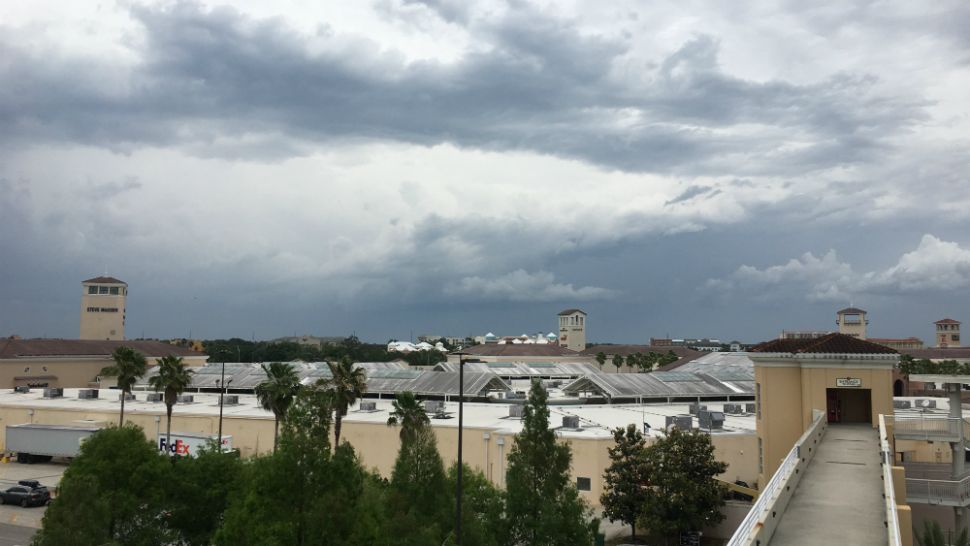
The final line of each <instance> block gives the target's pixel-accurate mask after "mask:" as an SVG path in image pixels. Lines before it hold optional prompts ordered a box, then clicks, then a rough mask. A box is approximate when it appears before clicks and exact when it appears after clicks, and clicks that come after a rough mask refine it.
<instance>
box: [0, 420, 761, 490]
mask: <svg viewBox="0 0 970 546" xmlns="http://www.w3.org/2000/svg"><path fill="white" fill-rule="evenodd" d="M155 407H157V408H158V409H157V410H151V411H148V410H145V409H144V408H145V406H144V405H143V404H139V403H131V404H128V405H127V406H126V411H125V420H126V421H128V422H131V423H134V424H136V425H138V426H140V427H142V428H143V429H144V430H145V435H146V436H147V437H148V439H149V440H151V441H154V442H157V439H158V435H159V434H161V435H164V434H165V410H164V407H163V406H161V405H157V406H155ZM32 409H33V412H34V413H33V415H31V414H30V413H29V412H28V408H27V407H0V450H3V449H5V446H6V425H16V424H21V423H42V424H59V425H75V426H76V425H78V424H79V423H78V421H80V420H92V421H95V422H100V423H104V424H110V423H117V421H118V412H117V411H106V410H98V411H85V410H84V408H79V409H64V408H49V407H48V408H45V407H43V406H40V405H38V406H37V407H34V408H32ZM218 428H219V419H218V416H217V415H200V414H193V413H191V410H187V409H186V408H180V407H179V406H175V412H174V415H173V417H172V430H173V431H174V432H193V433H200V434H216V433H217V432H218ZM434 431H435V434H436V436H437V440H438V451H439V452H440V453H441V456H442V459H443V460H444V462H445V464H446V465H451V464H453V463H454V461H455V460H456V459H457V451H458V443H457V440H458V430H457V428H455V427H435V428H434ZM399 432H400V429H399V428H395V427H389V426H387V425H385V424H383V423H364V422H353V421H345V422H344V423H343V429H342V433H341V434H342V437H341V439H342V440H346V441H348V442H350V444H351V445H353V446H354V448H355V449H356V450H357V452H358V454H359V455H360V458H361V461H362V463H363V465H364V466H365V467H366V468H371V469H376V470H377V471H379V472H380V473H381V474H382V475H384V476H387V477H390V475H391V471H392V470H393V468H394V460H395V459H396V458H397V452H398V449H399V447H400V441H399V436H398V434H399ZM223 434H226V435H231V436H232V444H233V447H235V448H238V449H239V450H240V453H241V455H242V456H244V457H251V456H253V455H256V454H267V453H270V452H271V451H272V449H273V419H272V417H271V416H269V415H267V416H265V417H252V416H247V417H234V416H232V415H231V412H230V413H227V414H226V416H225V418H224V419H223ZM559 441H560V442H565V443H567V444H569V446H570V448H571V449H572V452H573V462H572V475H573V483H575V481H576V478H577V477H586V478H590V490H589V491H581V492H580V494H581V495H582V497H583V498H584V499H586V500H587V501H588V502H589V503H590V504H591V505H592V506H599V504H600V503H599V498H600V495H601V494H602V493H603V472H604V471H605V470H606V468H607V466H609V454H608V453H607V448H608V447H610V446H612V445H613V440H612V438H579V437H564V438H560V440H559ZM513 442H514V435H512V434H508V433H502V432H496V431H494V430H485V429H481V428H470V427H466V428H465V429H464V432H463V458H464V460H465V462H466V463H467V464H469V465H470V466H472V467H473V468H476V469H479V470H481V471H482V472H483V473H484V474H485V475H486V477H488V478H489V479H490V480H491V481H492V482H493V483H495V484H496V485H498V486H500V487H504V485H505V471H506V469H507V457H508V454H509V452H510V451H511V448H512V444H513ZM503 443H504V445H503ZM713 443H714V447H715V454H716V456H717V458H718V459H719V460H723V461H724V462H726V463H727V464H728V469H727V471H726V472H725V473H724V474H723V475H722V476H721V477H722V478H723V479H725V480H728V481H734V480H737V479H740V480H743V481H745V482H747V483H749V484H753V483H754V481H755V480H756V478H757V470H758V469H757V438H756V437H755V435H754V434H752V433H725V434H715V435H714V436H713Z"/></svg>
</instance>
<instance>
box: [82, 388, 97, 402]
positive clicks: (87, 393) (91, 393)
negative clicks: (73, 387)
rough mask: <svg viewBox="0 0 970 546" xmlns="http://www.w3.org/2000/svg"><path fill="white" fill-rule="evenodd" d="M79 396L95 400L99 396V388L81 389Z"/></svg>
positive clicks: (83, 398)
mask: <svg viewBox="0 0 970 546" xmlns="http://www.w3.org/2000/svg"><path fill="white" fill-rule="evenodd" d="M77 397H78V398H80V399H81V400H95V399H97V398H98V389H81V390H79V391H77Z"/></svg>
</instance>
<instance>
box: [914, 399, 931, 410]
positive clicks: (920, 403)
mask: <svg viewBox="0 0 970 546" xmlns="http://www.w3.org/2000/svg"><path fill="white" fill-rule="evenodd" d="M916 407H917V408H927V409H930V408H935V407H936V400H927V399H925V398H920V399H919V400H916Z"/></svg>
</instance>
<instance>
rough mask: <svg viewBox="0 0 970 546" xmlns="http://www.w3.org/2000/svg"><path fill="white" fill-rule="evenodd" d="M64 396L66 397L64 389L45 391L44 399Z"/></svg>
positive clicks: (54, 388)
mask: <svg viewBox="0 0 970 546" xmlns="http://www.w3.org/2000/svg"><path fill="white" fill-rule="evenodd" d="M62 396H64V389H62V388H60V387H53V388H49V389H44V398H61V397H62Z"/></svg>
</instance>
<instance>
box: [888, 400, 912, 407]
mask: <svg viewBox="0 0 970 546" xmlns="http://www.w3.org/2000/svg"><path fill="white" fill-rule="evenodd" d="M912 407H913V403H912V402H910V401H909V400H893V409H910V408H912Z"/></svg>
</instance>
